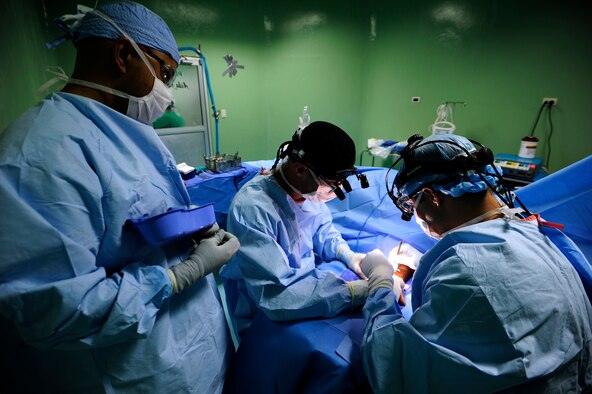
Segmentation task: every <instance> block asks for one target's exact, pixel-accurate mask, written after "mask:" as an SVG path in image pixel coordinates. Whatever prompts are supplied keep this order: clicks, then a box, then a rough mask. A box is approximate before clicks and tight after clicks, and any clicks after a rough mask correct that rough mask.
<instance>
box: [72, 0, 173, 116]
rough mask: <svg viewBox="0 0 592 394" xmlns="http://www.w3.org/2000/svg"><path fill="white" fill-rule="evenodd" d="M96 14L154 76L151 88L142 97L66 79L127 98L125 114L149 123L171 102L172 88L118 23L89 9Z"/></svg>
mask: <svg viewBox="0 0 592 394" xmlns="http://www.w3.org/2000/svg"><path fill="white" fill-rule="evenodd" d="M91 12H93V13H95V14H96V15H98V16H99V17H101V18H103V19H104V20H106V21H107V22H109V23H111V24H112V25H113V26H114V27H115V28H116V29H117V30H118V31H119V32H120V33H121V34H123V35H124V36H125V37H126V38H127V39H128V40H129V41H130V43H131V44H132V46H133V47H134V49H135V50H136V52H137V53H138V55H139V56H140V58H141V59H142V61H143V62H144V64H145V65H146V67H148V70H150V73H151V74H152V76H153V77H154V84H153V85H152V90H151V91H150V93H148V94H147V95H145V96H144V97H136V96H132V95H130V94H128V93H125V92H122V91H120V90H116V89H112V88H110V87H107V86H103V85H99V84H97V83H94V82H90V81H84V80H81V79H76V78H70V79H69V80H68V82H69V83H73V84H76V85H82V86H87V87H90V88H93V89H97V90H101V91H103V92H107V93H110V94H113V95H115V96H119V97H123V98H126V99H128V105H127V112H126V115H127V116H129V117H130V118H132V119H135V120H137V121H138V122H142V123H144V124H147V125H151V124H152V123H153V122H154V121H155V120H156V119H158V118H159V117H160V116H161V115H162V114H164V111H165V110H166V108H167V107H168V106H169V105H170V104H171V102H172V101H173V90H172V89H171V88H169V87H168V86H166V85H165V83H164V82H162V81H161V80H160V79H159V78H157V77H156V73H155V72H154V68H153V67H152V65H151V64H150V62H149V61H148V59H147V58H146V55H144V52H143V51H142V50H141V49H140V47H139V46H138V44H136V42H135V41H134V40H133V39H132V38H131V37H130V36H128V35H127V33H126V32H124V31H123V30H122V29H121V28H120V27H119V26H118V25H117V23H115V21H114V20H113V19H111V18H110V17H109V16H107V15H105V14H103V13H102V12H100V11H96V10H93V11H91Z"/></svg>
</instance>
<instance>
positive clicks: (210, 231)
mask: <svg viewBox="0 0 592 394" xmlns="http://www.w3.org/2000/svg"><path fill="white" fill-rule="evenodd" d="M218 230H220V226H218V223H214V224H212V225H211V226H210V227H208V228H206V229H204V230H201V231H200V232H198V233H197V234H195V235H194V237H193V238H194V239H196V238H197V239H203V238H209V237H212V236H214V235H215V234H216V233H217V232H218Z"/></svg>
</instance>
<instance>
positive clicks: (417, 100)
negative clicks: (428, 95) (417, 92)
mask: <svg viewBox="0 0 592 394" xmlns="http://www.w3.org/2000/svg"><path fill="white" fill-rule="evenodd" d="M420 101H421V97H419V96H413V97H411V102H412V103H419V102H420Z"/></svg>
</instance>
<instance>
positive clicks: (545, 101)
mask: <svg viewBox="0 0 592 394" xmlns="http://www.w3.org/2000/svg"><path fill="white" fill-rule="evenodd" d="M548 103H551V107H552V106H554V105H557V97H545V98H543V104H548Z"/></svg>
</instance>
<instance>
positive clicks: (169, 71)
mask: <svg viewBox="0 0 592 394" xmlns="http://www.w3.org/2000/svg"><path fill="white" fill-rule="evenodd" d="M140 48H142V50H143V51H144V52H146V53H147V54H148V55H149V56H150V57H151V58H153V59H154V60H156V61H157V62H158V64H160V76H161V77H162V81H163V82H164V83H165V85H166V86H168V87H169V88H170V87H172V86H173V82H175V74H176V71H175V69H174V68H172V67H171V66H170V65H169V64H168V63H167V62H165V61H164V59H162V58H161V57H159V56H158V55H157V54H156V53H154V52H153V51H152V50H151V49H150V48H148V47H145V46H142V45H140Z"/></svg>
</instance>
